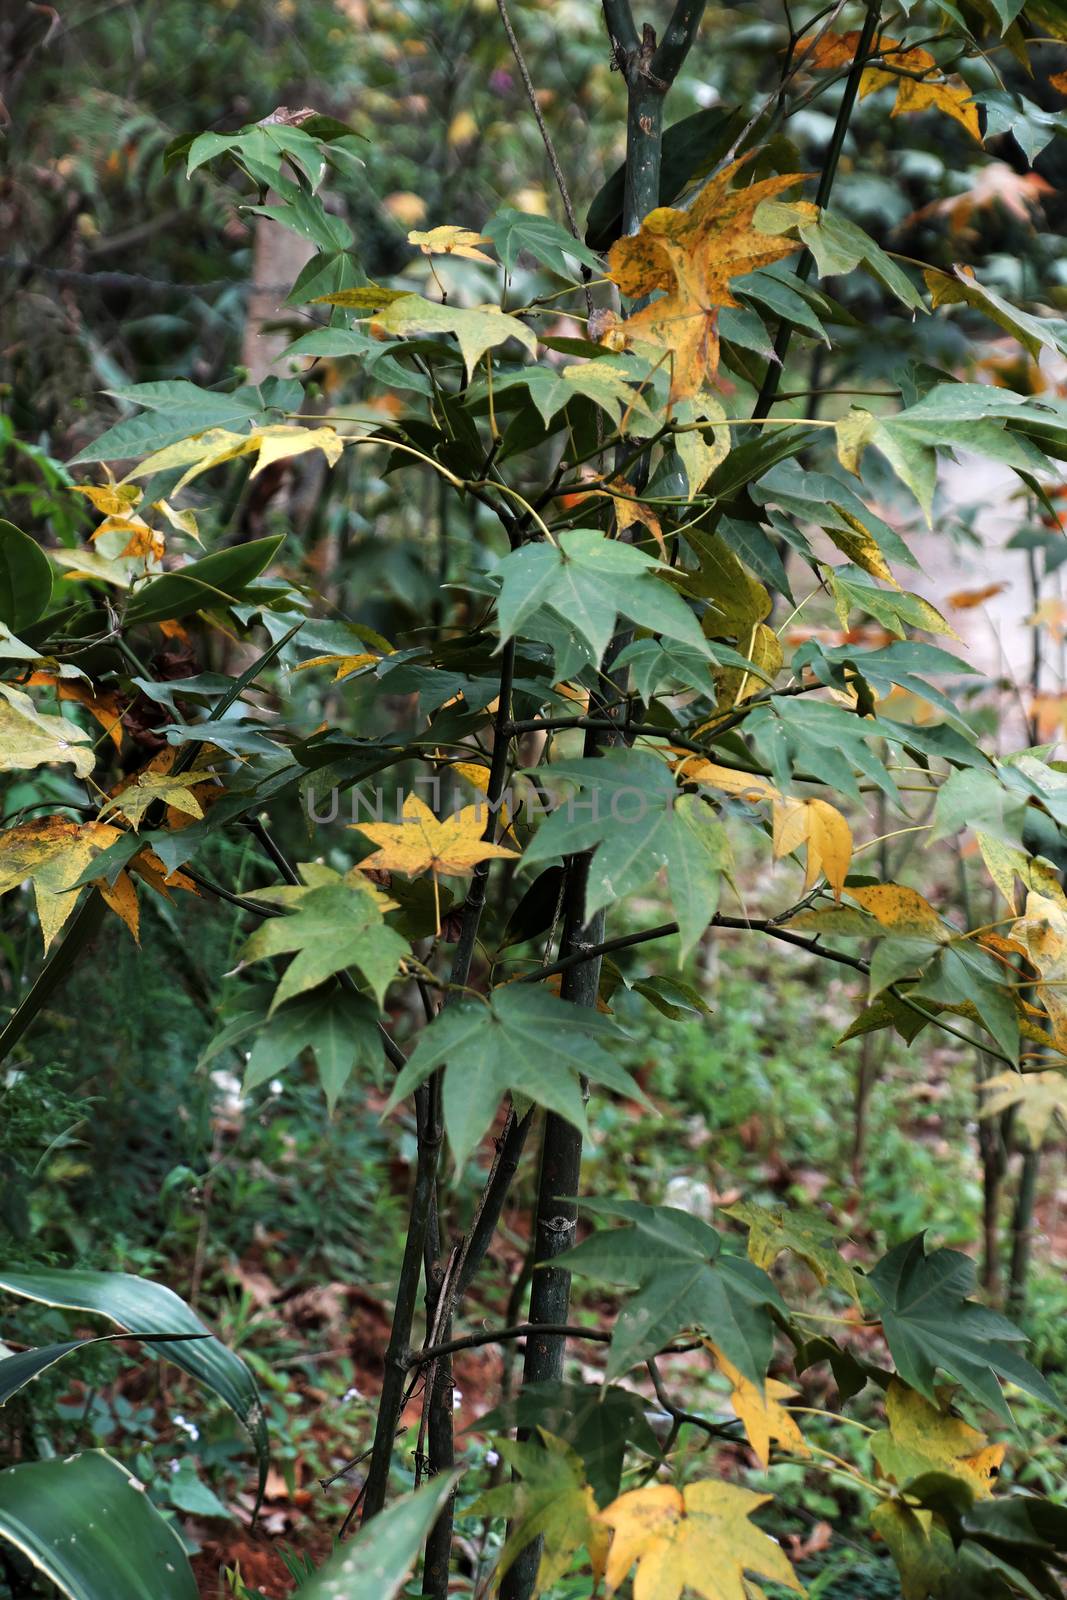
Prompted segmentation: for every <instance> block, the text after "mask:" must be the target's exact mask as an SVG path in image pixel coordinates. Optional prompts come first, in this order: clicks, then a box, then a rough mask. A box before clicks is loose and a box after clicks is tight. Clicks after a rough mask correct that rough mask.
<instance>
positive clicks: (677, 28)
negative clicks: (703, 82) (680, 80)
mask: <svg viewBox="0 0 1067 1600" xmlns="http://www.w3.org/2000/svg"><path fill="white" fill-rule="evenodd" d="M705 3H706V0H678V3H677V5H676V6H675V8H674V13H673V15H672V17H671V20H670V21H669V22H668V24H667V26H666V28H665V29H664V33H663V38H662V39H661V40H660V44H659V48H658V50H657V51H656V53H655V55H654V56H653V57H652V66H651V69H650V70H651V72H652V76H653V77H654V78H658V79H659V81H660V82H661V83H663V84H667V85H670V84H672V83H673V82H674V80H675V78H676V77H677V76H678V73H679V71H680V70H681V67H682V63H683V62H684V61H685V58H686V56H687V55H688V54H689V52H690V50H691V49H692V47H693V44H694V41H695V40H696V36H697V29H698V28H699V27H700V19H701V17H702V16H703V15H704V7H705Z"/></svg>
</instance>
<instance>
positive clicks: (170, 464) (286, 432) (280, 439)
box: [127, 422, 345, 494]
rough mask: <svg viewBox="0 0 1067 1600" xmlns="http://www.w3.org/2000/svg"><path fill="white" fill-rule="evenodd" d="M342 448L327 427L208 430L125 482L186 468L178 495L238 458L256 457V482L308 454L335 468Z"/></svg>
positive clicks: (149, 461) (160, 453)
mask: <svg viewBox="0 0 1067 1600" xmlns="http://www.w3.org/2000/svg"><path fill="white" fill-rule="evenodd" d="M344 445H345V442H344V440H343V439H342V437H341V435H340V434H339V433H338V432H337V429H336V428H331V427H328V426H326V425H323V426H321V427H318V428H301V427H297V426H296V425H295V424H291V423H283V422H278V423H270V424H268V425H266V426H264V427H262V428H253V429H252V430H251V431H250V432H249V433H234V432H232V431H231V430H230V429H229V428H208V429H207V431H206V432H205V433H201V434H197V436H196V437H195V438H192V439H182V440H180V441H179V442H178V443H177V444H171V445H167V446H165V447H164V448H163V449H162V450H157V451H156V452H155V454H154V455H150V456H147V457H146V458H145V460H144V461H142V462H141V464H140V465H139V466H137V467H135V468H134V470H133V471H132V472H130V473H128V474H127V479H132V478H148V477H152V476H153V475H154V474H155V473H157V472H169V471H171V470H172V469H173V468H174V467H185V469H186V470H185V472H184V473H183V474H182V476H181V477H180V478H179V479H178V482H177V483H176V484H175V485H174V488H173V489H172V490H171V493H172V494H178V493H179V491H180V490H182V489H184V488H185V485H186V484H187V483H191V482H192V480H193V479H194V478H198V477H199V476H200V474H201V473H202V472H209V471H210V470H211V468H212V467H218V466H221V465H222V464H223V463H224V462H226V461H234V460H236V458H237V457H238V456H247V455H251V454H253V453H254V454H255V457H256V464H255V466H254V467H253V468H252V473H251V476H252V477H253V478H255V477H256V476H258V474H259V473H261V472H262V471H263V469H264V468H265V467H269V466H270V465H271V464H272V463H273V462H275V461H284V460H288V459H289V457H290V456H299V455H306V454H307V453H308V452H309V451H311V450H321V451H322V453H323V455H324V456H325V457H326V461H327V464H328V465H329V466H331V467H333V466H336V465H337V462H338V461H339V459H340V457H341V453H342V451H343V450H344Z"/></svg>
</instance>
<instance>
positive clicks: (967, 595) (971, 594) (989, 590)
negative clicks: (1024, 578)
mask: <svg viewBox="0 0 1067 1600" xmlns="http://www.w3.org/2000/svg"><path fill="white" fill-rule="evenodd" d="M1007 587H1008V585H1007V584H1006V583H986V584H983V586H982V587H981V588H980V589H957V590H955V592H954V593H953V594H950V595H949V596H948V597H947V600H946V604H947V605H948V606H949V607H950V608H951V610H953V611H972V610H973V609H974V608H975V607H976V606H984V605H985V603H986V601H987V600H992V599H993V598H994V597H995V596H996V595H998V594H1003V593H1004V590H1005V589H1006V588H1007Z"/></svg>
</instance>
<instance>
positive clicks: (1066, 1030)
mask: <svg viewBox="0 0 1067 1600" xmlns="http://www.w3.org/2000/svg"><path fill="white" fill-rule="evenodd" d="M1011 936H1012V938H1013V939H1017V940H1018V941H1019V943H1020V944H1021V945H1022V946H1023V947H1024V949H1025V950H1026V959H1027V960H1028V961H1029V962H1030V965H1031V966H1032V967H1034V968H1035V970H1036V971H1037V973H1038V974H1039V976H1040V978H1041V980H1042V981H1041V982H1040V983H1038V985H1037V988H1036V990H1035V994H1036V997H1037V999H1038V1000H1040V1002H1041V1004H1042V1005H1043V1006H1044V1008H1045V1011H1046V1013H1047V1014H1048V1019H1049V1022H1050V1023H1051V1024H1052V1043H1053V1044H1054V1045H1055V1046H1056V1049H1057V1050H1060V1051H1062V1052H1063V1053H1065V1054H1067V907H1065V906H1064V905H1063V903H1062V901H1061V900H1058V899H1054V898H1053V897H1052V896H1051V895H1045V894H1039V893H1037V891H1036V890H1034V889H1031V890H1030V892H1029V894H1028V895H1027V896H1026V906H1025V909H1024V912H1023V915H1022V916H1021V917H1020V918H1019V920H1018V921H1017V922H1015V923H1014V924H1013V925H1012V928H1011Z"/></svg>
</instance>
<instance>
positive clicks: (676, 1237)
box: [557, 1200, 787, 1386]
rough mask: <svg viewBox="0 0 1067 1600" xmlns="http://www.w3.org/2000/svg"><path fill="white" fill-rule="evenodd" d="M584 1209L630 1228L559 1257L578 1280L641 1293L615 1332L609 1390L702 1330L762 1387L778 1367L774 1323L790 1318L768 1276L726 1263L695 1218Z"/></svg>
mask: <svg viewBox="0 0 1067 1600" xmlns="http://www.w3.org/2000/svg"><path fill="white" fill-rule="evenodd" d="M582 1204H583V1206H584V1208H585V1209H587V1210H589V1211H592V1212H593V1213H594V1214H595V1215H597V1216H605V1217H621V1218H622V1219H623V1220H624V1221H625V1222H626V1223H627V1224H628V1225H627V1226H626V1227H625V1228H617V1229H611V1230H609V1231H605V1232H602V1233H595V1234H593V1235H592V1237H591V1238H589V1239H584V1240H583V1241H582V1243H581V1244H579V1245H576V1246H575V1247H574V1249H573V1250H568V1251H566V1252H565V1253H564V1254H563V1255H561V1256H559V1257H557V1260H558V1261H559V1262H560V1263H565V1264H566V1266H567V1268H568V1269H569V1270H571V1271H573V1272H577V1273H580V1274H583V1275H585V1276H586V1277H590V1278H595V1279H597V1280H598V1281H599V1282H601V1283H611V1284H615V1285H617V1286H618V1287H620V1288H624V1289H631V1290H633V1291H635V1292H634V1293H632V1294H631V1295H630V1297H629V1299H628V1300H627V1302H626V1304H625V1305H624V1307H623V1309H622V1311H621V1312H620V1313H619V1316H618V1319H617V1321H616V1323H615V1331H614V1333H613V1335H612V1340H611V1353H610V1355H609V1357H608V1365H607V1374H606V1376H607V1378H608V1380H609V1381H610V1380H612V1379H613V1378H617V1377H619V1376H620V1374H622V1373H624V1372H627V1371H628V1370H629V1369H630V1368H631V1367H634V1366H636V1365H638V1363H639V1362H642V1361H644V1360H646V1359H647V1358H648V1357H649V1356H650V1355H654V1354H655V1353H656V1351H657V1350H660V1349H662V1347H663V1346H664V1345H665V1344H667V1343H668V1342H669V1341H670V1340H671V1339H673V1338H675V1337H676V1336H677V1335H678V1334H680V1333H684V1332H686V1331H688V1330H690V1329H694V1328H695V1329H699V1330H700V1331H701V1332H702V1333H705V1334H707V1336H708V1337H709V1338H710V1339H711V1340H713V1342H714V1343H715V1344H717V1345H718V1347H719V1349H720V1350H721V1351H722V1352H723V1354H724V1355H725V1356H726V1357H727V1359H728V1360H729V1361H730V1362H732V1363H733V1365H734V1366H735V1367H737V1368H738V1370H739V1371H740V1372H742V1373H744V1375H745V1377H746V1378H749V1379H751V1381H752V1382H753V1383H755V1384H758V1385H761V1386H762V1383H763V1379H764V1375H765V1373H766V1371H767V1364H768V1362H769V1361H770V1358H771V1342H772V1334H773V1321H772V1313H773V1312H777V1313H778V1314H779V1315H781V1316H785V1315H786V1314H787V1313H786V1308H785V1305H784V1304H783V1302H782V1299H781V1296H780V1295H779V1293H778V1290H777V1289H776V1288H775V1286H774V1284H773V1283H772V1282H771V1280H770V1278H769V1277H768V1276H767V1274H766V1273H765V1272H761V1271H760V1269H759V1268H758V1267H755V1266H753V1265H752V1263H751V1262H750V1261H747V1260H745V1259H744V1258H743V1257H741V1256H731V1255H726V1254H725V1253H724V1252H723V1249H722V1238H721V1235H720V1234H718V1233H717V1232H716V1231H715V1229H714V1228H712V1227H709V1225H708V1224H707V1223H706V1222H702V1221H701V1220H700V1219H699V1217H693V1216H690V1214H689V1213H688V1212H687V1211H679V1210H676V1209H675V1208H674V1207H672V1206H646V1205H639V1204H637V1203H636V1202H633V1201H627V1200H619V1201H610V1200H596V1201H593V1200H586V1201H583V1202H582Z"/></svg>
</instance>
